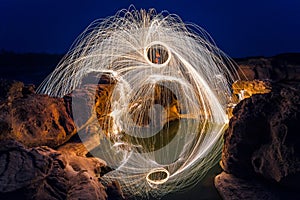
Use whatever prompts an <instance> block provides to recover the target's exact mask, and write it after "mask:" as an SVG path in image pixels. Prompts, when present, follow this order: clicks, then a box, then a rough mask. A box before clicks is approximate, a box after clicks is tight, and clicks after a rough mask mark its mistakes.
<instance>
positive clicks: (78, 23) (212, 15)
mask: <svg viewBox="0 0 300 200" xmlns="http://www.w3.org/2000/svg"><path fill="white" fill-rule="evenodd" d="M0 2H1V6H0V50H1V49H2V50H6V51H15V52H44V53H66V51H67V50H68V49H69V47H70V46H71V44H72V42H73V41H74V40H75V38H76V37H77V36H78V35H79V34H80V33H81V32H82V31H83V30H84V28H85V27H86V26H88V25H89V24H90V23H91V22H92V21H93V20H95V19H98V18H105V17H107V16H111V15H114V14H115V13H116V11H118V10H119V9H121V8H128V7H129V5H130V4H134V5H135V7H136V8H137V9H140V8H146V9H148V8H153V7H154V8H156V10H157V11H158V12H160V11H162V10H168V11H169V12H170V13H175V14H178V15H179V16H180V17H181V18H182V19H183V21H184V22H193V23H196V24H197V25H199V26H201V27H203V28H204V29H206V30H207V31H208V32H209V33H210V34H211V36H212V37H213V39H214V40H215V42H216V43H217V45H218V46H219V47H220V48H221V49H222V50H223V51H224V52H226V53H227V54H228V55H229V56H231V57H246V56H258V55H263V56H272V55H275V54H279V53H286V52H300V1H299V0H281V1H277V0H252V1H242V0H205V1H201V0H197V1H196V0H194V1H192V0H181V1H176V0H147V1H144V0H139V1H129V0H107V1H102V0H82V1H79V0H72V1H63V0H0Z"/></svg>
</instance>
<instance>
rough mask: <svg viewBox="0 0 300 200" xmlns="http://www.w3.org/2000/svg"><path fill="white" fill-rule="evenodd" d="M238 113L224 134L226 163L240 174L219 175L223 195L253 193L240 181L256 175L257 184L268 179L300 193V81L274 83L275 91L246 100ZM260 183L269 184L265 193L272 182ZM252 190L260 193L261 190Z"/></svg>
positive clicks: (228, 170)
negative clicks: (287, 83) (245, 188)
mask: <svg viewBox="0 0 300 200" xmlns="http://www.w3.org/2000/svg"><path fill="white" fill-rule="evenodd" d="M233 115H234V116H233V117H232V118H231V120H230V125H229V128H228V130H227V131H226V133H225V134H224V140H225V141H224V147H223V153H222V161H221V165H222V168H223V169H224V171H225V172H226V173H228V174H229V175H230V176H231V175H233V176H234V177H236V178H234V179H231V177H229V176H227V175H224V174H221V175H220V176H218V177H217V178H216V179H215V184H216V187H217V189H218V190H219V191H220V193H221V195H222V196H223V197H226V199H229V196H227V195H233V196H234V194H235V195H237V196H236V197H239V196H240V195H242V196H243V195H248V194H246V193H247V192H246V193H245V191H246V190H244V189H242V188H241V187H240V182H243V181H245V182H247V181H246V180H248V181H249V180H251V179H255V180H256V181H254V182H253V183H251V184H256V183H257V184H258V183H259V182H260V180H263V181H265V182H266V183H268V184H269V185H270V184H271V185H272V184H274V187H278V189H277V191H280V194H284V193H286V191H290V192H289V193H288V194H291V195H297V192H296V191H297V190H299V189H300V186H299V184H298V182H299V178H300V137H299V128H300V90H299V84H289V85H283V84H273V85H272V92H271V93H268V94H259V95H253V96H251V97H250V98H248V99H245V100H243V101H241V102H240V103H239V104H238V105H237V106H236V107H235V109H234V111H233ZM228 177H229V178H228ZM238 178H241V180H238ZM228 180H230V181H229V182H230V183H228ZM249 184H250V182H249ZM251 184H250V185H251ZM259 184H261V183H259ZM259 184H258V185H257V187H259V188H262V189H263V188H264V187H265V188H266V191H262V193H261V194H262V195H264V192H267V187H266V185H265V186H263V184H261V185H259ZM268 184H267V185H268ZM247 187H248V186H247ZM251 187H253V188H255V187H256V186H255V187H254V186H251ZM251 187H250V186H249V188H251ZM233 190H234V191H233ZM230 192H232V194H231V193H230ZM249 192H250V193H251V192H252V193H253V195H255V193H258V191H256V190H255V189H252V190H250V191H249ZM243 193H245V194H243ZM298 195H299V197H300V194H299V193H298ZM240 197H241V196H240ZM248 199H252V198H248ZM254 199H256V198H254ZM260 199H264V198H260ZM267 199H268V198H267Z"/></svg>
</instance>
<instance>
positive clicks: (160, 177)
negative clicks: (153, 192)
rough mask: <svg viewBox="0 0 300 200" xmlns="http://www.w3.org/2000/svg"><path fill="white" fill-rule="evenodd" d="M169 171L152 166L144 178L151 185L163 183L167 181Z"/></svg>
mask: <svg viewBox="0 0 300 200" xmlns="http://www.w3.org/2000/svg"><path fill="white" fill-rule="evenodd" d="M169 177H170V173H169V171H168V170H166V169H165V168H154V169H152V170H151V171H150V172H149V173H148V174H147V176H146V180H147V182H148V184H149V185H150V186H151V187H155V186H156V185H160V184H163V183H165V182H167V181H168V179H169Z"/></svg>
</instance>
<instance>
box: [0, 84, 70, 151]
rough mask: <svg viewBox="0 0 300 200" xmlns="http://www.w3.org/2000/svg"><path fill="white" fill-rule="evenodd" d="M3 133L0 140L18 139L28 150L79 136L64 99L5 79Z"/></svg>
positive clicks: (0, 94) (0, 105)
mask: <svg viewBox="0 0 300 200" xmlns="http://www.w3.org/2000/svg"><path fill="white" fill-rule="evenodd" d="M0 130H1V132H0V140H6V139H15V140H17V141H19V142H21V143H22V144H24V145H26V146H28V147H33V146H42V145H47V146H49V147H57V146H59V145H61V144H63V143H65V142H66V141H68V140H69V139H70V138H71V137H72V136H73V135H74V134H75V133H76V128H75V124H74V122H73V120H72V118H71V116H70V113H68V112H67V110H66V106H65V102H64V100H63V99H60V98H51V97H49V96H47V95H38V94H36V93H35V91H34V87H33V86H32V85H29V86H24V84H23V83H21V82H17V81H5V80H0Z"/></svg>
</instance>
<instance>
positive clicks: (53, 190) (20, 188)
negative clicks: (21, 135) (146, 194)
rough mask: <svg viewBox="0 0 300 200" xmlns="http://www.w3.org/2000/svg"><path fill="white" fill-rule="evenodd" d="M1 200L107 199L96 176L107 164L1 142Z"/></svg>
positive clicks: (65, 153) (48, 149) (12, 141)
mask: <svg viewBox="0 0 300 200" xmlns="http://www.w3.org/2000/svg"><path fill="white" fill-rule="evenodd" d="M0 163H1V164H0V199H18V198H19V199H20V198H21V199H53V200H54V199H70V200H71V199H79V198H80V199H107V194H106V191H105V188H104V186H103V185H102V184H101V183H100V182H99V181H98V178H97V176H96V174H97V173H99V171H100V170H101V167H102V166H104V165H105V163H104V162H103V161H101V160H99V159H96V158H86V157H81V156H77V155H76V154H74V153H72V151H67V150H66V149H64V151H56V150H53V149H51V148H49V147H45V146H44V147H34V148H26V147H24V146H23V145H22V144H20V143H18V142H17V141H14V140H6V141H0Z"/></svg>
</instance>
